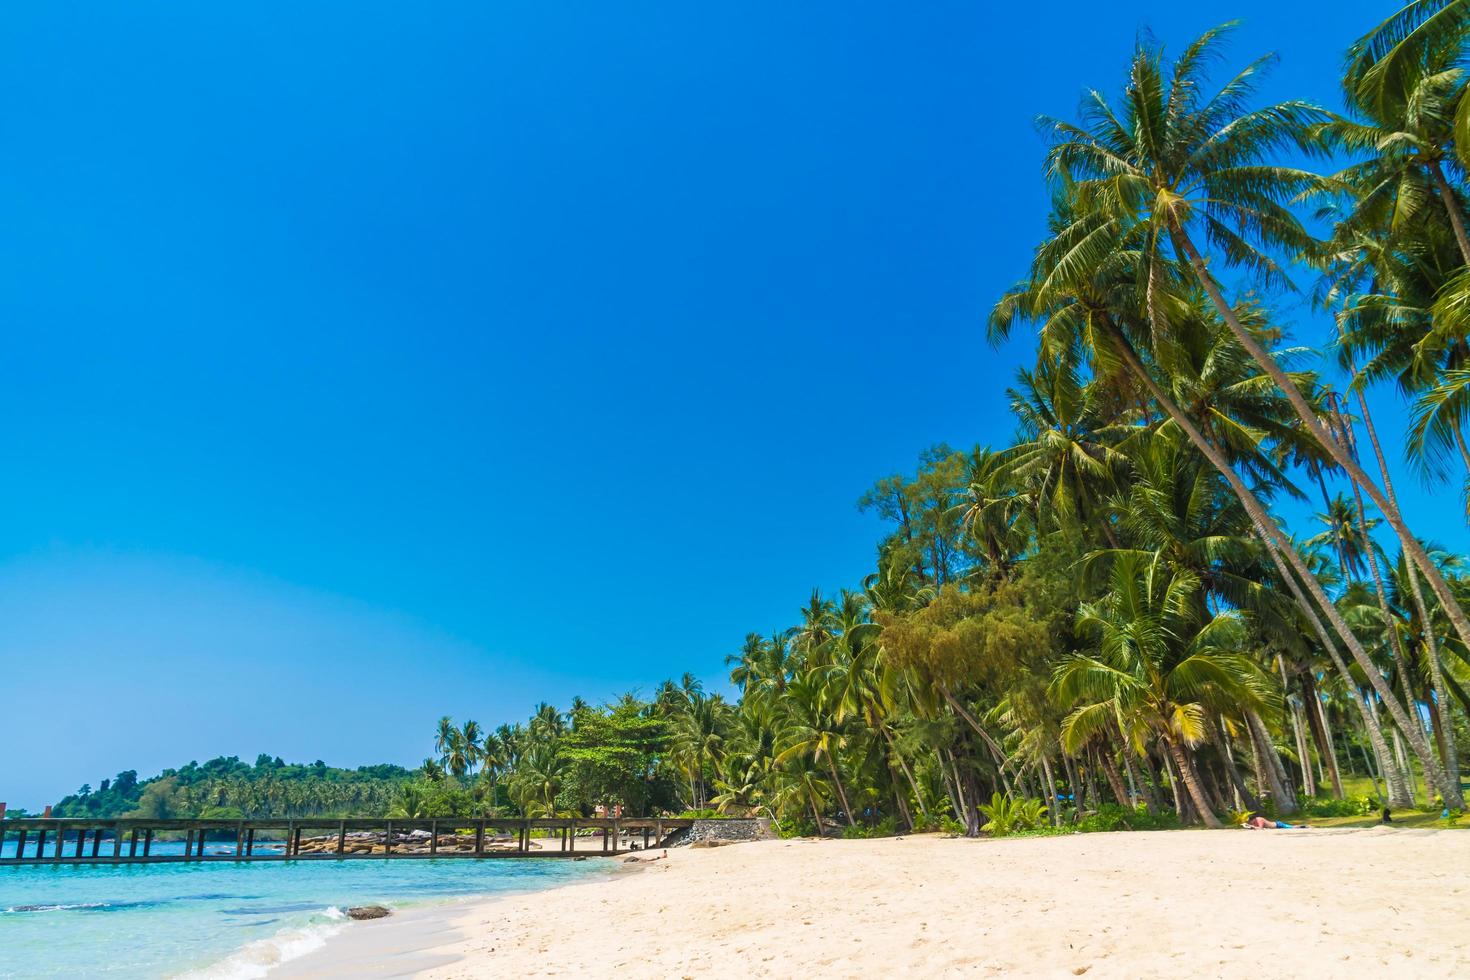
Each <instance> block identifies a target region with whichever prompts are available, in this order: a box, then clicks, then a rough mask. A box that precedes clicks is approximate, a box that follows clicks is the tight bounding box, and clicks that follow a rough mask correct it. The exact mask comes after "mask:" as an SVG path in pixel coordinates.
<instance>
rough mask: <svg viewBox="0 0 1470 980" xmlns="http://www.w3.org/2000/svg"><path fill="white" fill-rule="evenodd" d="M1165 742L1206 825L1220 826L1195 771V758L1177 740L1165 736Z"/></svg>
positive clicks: (1218, 819) (1190, 797) (1191, 799)
mask: <svg viewBox="0 0 1470 980" xmlns="http://www.w3.org/2000/svg"><path fill="white" fill-rule="evenodd" d="M1164 744H1165V745H1167V746H1168V747H1169V754H1170V755H1171V756H1173V757H1174V767H1175V768H1176V769H1178V770H1179V775H1180V777H1181V778H1182V779H1183V781H1184V788H1185V789H1186V790H1188V791H1189V799H1190V801H1191V802H1192V803H1194V808H1195V810H1196V811H1198V813H1199V817H1200V819H1201V820H1203V821H1204V822H1205V826H1206V827H1214V828H1216V829H1218V828H1219V827H1220V818H1219V817H1217V816H1215V811H1214V810H1212V809H1210V804H1209V802H1208V801H1207V800H1206V799H1205V790H1204V787H1203V786H1201V785H1200V781H1199V773H1198V772H1196V771H1195V768H1194V760H1192V759H1191V758H1189V754H1188V753H1187V752H1185V751H1184V747H1183V746H1181V745H1180V744H1179V743H1178V742H1177V741H1175V740H1174V739H1172V738H1170V737H1168V736H1167V735H1166V736H1165V737H1164Z"/></svg>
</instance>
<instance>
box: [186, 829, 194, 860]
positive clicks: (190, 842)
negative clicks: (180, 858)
mask: <svg viewBox="0 0 1470 980" xmlns="http://www.w3.org/2000/svg"><path fill="white" fill-rule="evenodd" d="M193 856H194V831H192V830H186V831H184V860H185V861H187V860H189V858H191V857H193Z"/></svg>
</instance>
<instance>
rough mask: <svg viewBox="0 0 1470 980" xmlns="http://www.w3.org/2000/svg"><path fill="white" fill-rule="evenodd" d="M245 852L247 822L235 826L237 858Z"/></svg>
mask: <svg viewBox="0 0 1470 980" xmlns="http://www.w3.org/2000/svg"><path fill="white" fill-rule="evenodd" d="M244 850H245V821H243V820H241V821H240V822H239V823H237V824H235V857H239V856H240V854H241V853H242V852H243V851H244Z"/></svg>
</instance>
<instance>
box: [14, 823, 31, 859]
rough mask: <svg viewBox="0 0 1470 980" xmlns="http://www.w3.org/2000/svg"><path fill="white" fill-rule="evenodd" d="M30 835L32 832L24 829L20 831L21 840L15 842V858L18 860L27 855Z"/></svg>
mask: <svg viewBox="0 0 1470 980" xmlns="http://www.w3.org/2000/svg"><path fill="white" fill-rule="evenodd" d="M29 836H30V834H29V833H28V832H27V831H24V830H22V831H21V832H20V840H18V841H16V842H15V859H16V860H17V861H19V860H20V859H21V858H23V857H25V856H26V838H27V837H29Z"/></svg>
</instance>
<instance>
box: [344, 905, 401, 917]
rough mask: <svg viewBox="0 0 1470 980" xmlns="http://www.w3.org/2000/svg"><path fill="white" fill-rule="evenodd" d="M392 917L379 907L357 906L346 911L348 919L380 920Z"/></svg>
mask: <svg viewBox="0 0 1470 980" xmlns="http://www.w3.org/2000/svg"><path fill="white" fill-rule="evenodd" d="M388 915H392V913H391V912H389V911H388V910H387V909H386V908H384V907H383V906H381V905H357V906H354V907H352V908H350V909H348V910H347V918H349V919H381V918H384V917H385V916H388Z"/></svg>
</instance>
